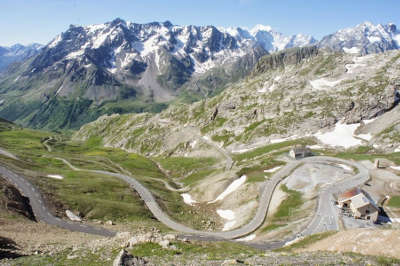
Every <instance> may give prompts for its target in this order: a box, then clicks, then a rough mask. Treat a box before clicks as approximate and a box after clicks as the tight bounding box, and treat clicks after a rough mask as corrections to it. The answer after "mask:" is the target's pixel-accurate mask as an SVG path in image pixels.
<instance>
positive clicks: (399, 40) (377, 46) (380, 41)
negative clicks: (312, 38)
mask: <svg viewBox="0 0 400 266" xmlns="http://www.w3.org/2000/svg"><path fill="white" fill-rule="evenodd" d="M319 46H320V47H323V48H329V49H332V50H334V51H343V52H346V53H354V54H358V53H359V54H370V53H379V52H384V51H387V50H394V49H399V48H400V31H399V30H398V29H397V27H396V25H394V24H392V23H390V24H387V25H381V24H378V25H374V24H372V23H370V22H365V23H362V24H359V25H357V26H355V27H353V28H346V29H342V30H339V31H337V32H335V33H334V34H330V35H328V36H326V37H324V38H323V39H322V40H321V41H320V42H319Z"/></svg>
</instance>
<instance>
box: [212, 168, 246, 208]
mask: <svg viewBox="0 0 400 266" xmlns="http://www.w3.org/2000/svg"><path fill="white" fill-rule="evenodd" d="M246 179H247V176H245V175H243V176H242V177H240V178H239V179H236V180H235V181H233V182H232V183H231V184H230V185H229V186H228V187H227V188H226V189H225V190H224V192H222V193H221V194H219V196H218V197H217V198H216V199H215V200H213V201H210V202H208V203H209V204H210V203H215V202H217V201H220V200H223V199H224V198H225V197H226V196H228V195H229V194H231V193H232V192H234V191H236V190H237V189H238V188H239V187H240V186H241V185H243V184H244V182H246Z"/></svg>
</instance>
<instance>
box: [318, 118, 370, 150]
mask: <svg viewBox="0 0 400 266" xmlns="http://www.w3.org/2000/svg"><path fill="white" fill-rule="evenodd" d="M359 126H360V124H359V123H358V124H351V125H347V124H345V123H343V122H338V123H336V125H335V128H334V129H333V131H330V132H326V133H321V132H318V133H316V134H315V137H316V138H318V140H319V141H321V142H322V143H324V144H327V145H331V146H342V147H344V148H346V149H347V148H350V147H354V146H357V145H361V144H362V140H360V139H357V138H355V137H354V136H355V135H354V132H355V131H356V129H357V128H358V127H359Z"/></svg>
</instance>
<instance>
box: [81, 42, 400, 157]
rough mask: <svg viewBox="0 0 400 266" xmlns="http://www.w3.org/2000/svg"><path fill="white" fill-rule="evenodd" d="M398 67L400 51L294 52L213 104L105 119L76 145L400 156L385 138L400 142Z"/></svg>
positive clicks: (274, 58)
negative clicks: (288, 144) (311, 144)
mask: <svg viewBox="0 0 400 266" xmlns="http://www.w3.org/2000/svg"><path fill="white" fill-rule="evenodd" d="M282 58H283V59H282ZM285 58H291V59H290V60H289V59H285ZM277 62H281V63H277ZM282 62H283V63H282ZM285 62H287V63H285ZM399 65H400V52H399V51H391V52H386V53H383V54H372V55H368V56H362V57H359V56H354V55H349V54H346V53H329V52H326V51H322V50H315V49H312V48H303V49H294V50H289V51H286V52H280V53H277V54H273V55H270V56H266V57H264V58H263V59H262V60H260V62H259V64H258V65H257V66H256V67H255V70H254V72H253V74H252V75H251V76H250V77H248V78H246V79H244V80H242V81H240V82H237V83H235V84H232V85H231V86H230V87H229V88H227V89H226V90H224V91H223V92H222V93H221V94H220V95H218V96H216V97H213V98H211V99H209V100H203V101H201V102H198V103H195V104H192V105H184V104H177V105H173V106H171V107H170V108H168V109H167V110H165V111H163V112H162V113H160V114H158V115H150V114H144V115H122V116H121V115H112V116H103V117H101V118H99V119H98V120H97V121H95V122H93V123H90V124H87V125H85V126H83V127H82V128H81V129H80V131H79V132H78V133H77V134H76V136H75V137H76V138H77V139H87V138H88V137H89V136H93V135H95V136H102V137H103V140H104V143H105V144H106V145H108V146H113V147H122V148H124V149H126V150H130V151H136V152H141V153H146V154H159V153H167V154H171V153H176V154H185V153H187V152H190V150H192V148H191V147H192V145H193V143H195V140H196V138H198V136H199V135H203V136H205V137H207V138H211V139H212V140H213V141H215V142H219V143H220V144H221V145H224V146H225V147H226V148H227V149H228V150H230V151H232V152H238V151H240V150H243V149H249V148H252V147H253V148H254V147H258V146H263V145H266V144H268V143H275V142H279V141H284V140H288V139H293V138H301V137H312V138H314V139H315V140H316V141H318V142H320V144H321V145H327V146H338V147H339V148H340V147H342V148H350V147H356V146H360V145H371V147H372V146H373V147H374V148H376V149H382V150H384V151H394V150H396V149H397V148H398V145H399V141H398V140H397V138H396V137H393V138H392V141H387V140H386V141H382V137H383V135H384V134H398V133H396V132H397V131H396V130H397V128H398V127H396V126H394V125H396V124H397V123H399V121H398V120H399V119H398V118H399V116H398V115H396V114H397V112H398V111H397V109H398V108H397V104H398V101H399V96H398V90H399V89H400V86H399V85H400V84H399V81H398V80H397V77H398V75H399V74H400V67H399ZM390 112H392V114H393V112H394V114H395V115H390ZM386 114H388V116H391V119H390V120H388V119H385V116H386ZM377 117H378V119H375V118H377ZM382 121H387V122H382ZM194 132H197V133H194ZM393 132H394V133H393ZM396 136H397V135H396Z"/></svg>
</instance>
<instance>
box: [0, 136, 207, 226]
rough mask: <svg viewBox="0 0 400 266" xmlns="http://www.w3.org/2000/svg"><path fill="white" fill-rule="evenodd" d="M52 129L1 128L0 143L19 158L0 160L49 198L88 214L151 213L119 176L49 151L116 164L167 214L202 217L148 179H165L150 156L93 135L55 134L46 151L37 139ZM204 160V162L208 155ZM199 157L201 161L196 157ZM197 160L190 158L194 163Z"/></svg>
mask: <svg viewBox="0 0 400 266" xmlns="http://www.w3.org/2000/svg"><path fill="white" fill-rule="evenodd" d="M52 135H54V134H52V133H49V132H44V131H36V130H30V129H20V130H11V131H7V130H6V131H2V132H0V147H3V148H4V149H7V150H8V151H10V152H12V153H14V154H16V155H17V156H18V157H19V158H20V159H21V161H12V160H9V159H6V158H1V160H2V162H3V163H7V164H9V165H10V166H12V167H14V168H16V169H20V170H21V169H24V171H25V172H26V171H29V175H27V174H26V175H27V176H28V177H29V178H30V179H31V180H32V181H33V182H34V183H35V184H36V185H38V186H39V188H40V189H41V190H42V191H43V192H44V194H46V195H47V196H48V197H49V199H50V201H51V202H53V201H54V202H56V203H57V204H58V205H61V206H64V208H69V209H72V210H74V211H79V212H81V213H82V214H83V215H84V216H86V217H88V218H92V219H94V218H96V219H101V220H108V219H113V220H117V221H134V220H138V219H139V220H149V219H150V218H151V217H152V215H151V213H150V212H149V211H148V210H147V209H146V208H145V206H144V203H143V202H142V200H141V199H140V198H139V196H138V195H136V193H135V192H134V191H133V190H132V189H131V188H130V187H129V186H128V185H127V184H126V183H124V182H123V181H120V180H118V179H116V178H112V177H109V176H103V175H98V174H92V173H87V172H75V171H73V170H71V169H70V168H68V167H67V166H66V165H65V164H63V163H62V162H61V161H59V160H56V159H54V157H62V158H65V159H67V160H69V161H70V162H72V163H73V164H74V165H75V166H77V167H80V168H83V169H103V170H107V171H112V172H118V171H120V169H118V166H117V164H119V165H120V166H121V167H123V168H124V169H125V170H127V171H129V172H130V173H132V175H133V176H134V177H135V178H137V179H138V180H139V181H140V182H141V183H142V184H144V185H145V186H146V187H147V188H149V189H150V190H151V191H152V193H153V194H154V195H155V197H156V199H157V200H158V202H159V204H160V205H161V207H162V208H164V210H165V211H166V212H167V213H168V214H169V215H170V216H172V217H173V218H174V219H176V220H178V221H181V222H184V223H188V224H189V225H192V226H195V227H196V226H200V225H199V224H198V221H197V218H199V219H204V216H202V215H198V216H193V215H189V210H190V207H189V206H187V205H186V204H184V203H183V201H182V198H181V196H180V195H179V193H177V192H171V191H168V190H167V189H166V188H165V186H164V184H163V183H161V182H156V181H154V180H152V179H151V178H159V179H164V180H166V181H170V180H169V179H168V178H167V177H166V176H164V174H163V173H162V172H161V171H160V169H159V168H158V167H157V165H156V164H155V163H154V162H153V161H152V160H150V159H148V158H145V157H143V156H140V155H137V154H130V153H127V152H124V151H122V150H118V149H111V148H104V147H102V146H101V139H99V138H96V137H93V138H90V139H89V140H88V141H87V142H85V143H77V142H70V141H67V140H62V138H63V137H62V136H55V138H56V139H58V141H56V142H55V143H53V144H52V152H51V153H49V152H48V151H47V150H46V149H45V148H44V146H43V144H42V143H41V141H42V140H43V139H44V138H46V137H50V136H52ZM194 162H195V160H194ZM206 162H207V163H209V160H206ZM199 163H200V164H203V163H204V162H202V161H201V160H199ZM199 163H198V162H195V165H196V164H199ZM47 174H58V175H62V176H64V179H63V180H54V179H50V178H47V177H46V175H47ZM149 221H150V220H149Z"/></svg>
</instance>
